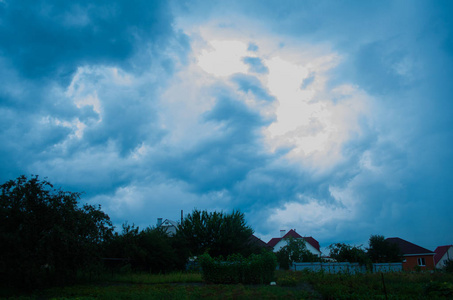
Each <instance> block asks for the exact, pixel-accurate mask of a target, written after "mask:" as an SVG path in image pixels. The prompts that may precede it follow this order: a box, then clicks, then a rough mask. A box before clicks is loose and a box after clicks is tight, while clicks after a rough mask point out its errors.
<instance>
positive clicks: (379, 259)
mask: <svg viewBox="0 0 453 300" xmlns="http://www.w3.org/2000/svg"><path fill="white" fill-rule="evenodd" d="M368 243H369V247H368V248H367V253H368V256H369V257H370V259H371V261H372V262H373V263H387V262H400V261H402V255H401V251H400V249H399V247H398V245H397V244H394V243H391V242H389V241H387V240H386V239H385V237H384V236H383V235H372V236H371V237H370V239H369V241H368Z"/></svg>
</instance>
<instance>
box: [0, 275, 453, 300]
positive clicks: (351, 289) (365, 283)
mask: <svg viewBox="0 0 453 300" xmlns="http://www.w3.org/2000/svg"><path fill="white" fill-rule="evenodd" d="M276 281H277V285H276V286H269V285H242V284H236V285H214V284H205V283H203V281H202V278H201V275H200V274H198V273H173V274H166V275H152V274H125V275H111V274H104V275H102V276H100V277H98V278H97V279H96V280H94V281H92V282H91V283H84V284H78V285H73V286H67V287H56V288H50V289H45V290H40V291H35V292H34V293H32V294H28V295H17V294H16V295H15V296H11V295H9V296H8V297H6V295H5V294H4V293H3V295H4V296H5V297H6V298H9V299H386V296H387V298H388V299H453V275H452V274H445V273H392V274H390V273H388V274H384V275H383V277H382V275H381V274H359V275H345V274H342V275H340V274H336V275H332V274H322V273H308V272H291V271H288V272H283V271H279V272H277V273H276ZM5 297H4V298H3V299H5Z"/></svg>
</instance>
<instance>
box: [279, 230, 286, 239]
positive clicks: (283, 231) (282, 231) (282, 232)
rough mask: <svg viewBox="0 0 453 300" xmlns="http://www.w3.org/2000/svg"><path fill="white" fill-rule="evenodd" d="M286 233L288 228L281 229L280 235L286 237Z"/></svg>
mask: <svg viewBox="0 0 453 300" xmlns="http://www.w3.org/2000/svg"><path fill="white" fill-rule="evenodd" d="M285 234H286V230H285V229H280V237H284V236H285Z"/></svg>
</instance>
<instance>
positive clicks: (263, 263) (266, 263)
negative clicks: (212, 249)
mask: <svg viewBox="0 0 453 300" xmlns="http://www.w3.org/2000/svg"><path fill="white" fill-rule="evenodd" d="M200 265H201V268H202V272H203V280H204V281H206V282H210V283H227V284H231V283H244V284H258V283H259V284H263V283H264V284H269V283H270V282H271V281H272V280H274V272H275V268H276V267H277V261H276V258H275V254H274V253H272V252H268V251H263V253H261V254H258V255H257V254H252V255H250V256H249V257H248V258H244V257H243V256H242V255H240V254H234V255H230V256H228V257H227V259H226V260H224V259H222V257H218V258H217V259H214V258H212V257H211V256H210V255H209V254H207V253H206V254H203V255H202V256H201V257H200Z"/></svg>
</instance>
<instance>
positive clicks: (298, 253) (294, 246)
mask: <svg viewBox="0 0 453 300" xmlns="http://www.w3.org/2000/svg"><path fill="white" fill-rule="evenodd" d="M285 240H286V241H287V244H286V245H285V246H283V247H282V248H281V249H280V250H278V251H277V253H276V255H277V261H278V264H279V265H280V268H281V269H284V270H288V269H289V267H290V266H291V264H292V263H293V262H312V261H318V260H319V258H318V256H316V255H315V254H313V253H311V252H310V251H309V250H308V249H307V245H306V244H305V240H303V239H295V238H293V237H289V238H286V239H285Z"/></svg>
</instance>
